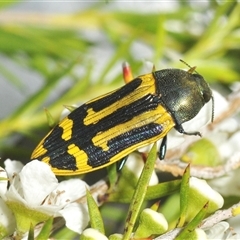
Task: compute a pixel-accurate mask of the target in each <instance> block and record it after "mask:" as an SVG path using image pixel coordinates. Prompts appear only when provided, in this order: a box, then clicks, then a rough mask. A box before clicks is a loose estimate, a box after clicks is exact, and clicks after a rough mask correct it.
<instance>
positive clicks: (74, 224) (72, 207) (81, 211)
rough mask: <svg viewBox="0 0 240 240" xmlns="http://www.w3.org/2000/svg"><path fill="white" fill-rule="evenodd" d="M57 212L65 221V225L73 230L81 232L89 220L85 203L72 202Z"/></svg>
mask: <svg viewBox="0 0 240 240" xmlns="http://www.w3.org/2000/svg"><path fill="white" fill-rule="evenodd" d="M59 213H60V214H61V215H62V216H63V218H64V219H65V221H66V226H67V227H68V228H69V229H71V230H72V231H74V232H77V233H82V231H83V230H84V229H85V228H86V227H87V225H88V222H89V215H88V211H87V205H86V204H85V205H84V204H78V203H72V204H69V205H67V206H66V207H65V208H64V209H63V210H60V211H59Z"/></svg>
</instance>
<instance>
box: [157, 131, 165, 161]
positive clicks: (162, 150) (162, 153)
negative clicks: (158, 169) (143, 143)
mask: <svg viewBox="0 0 240 240" xmlns="http://www.w3.org/2000/svg"><path fill="white" fill-rule="evenodd" d="M166 152H167V135H165V136H164V137H163V139H162V142H161V145H160V148H159V153H158V157H159V159H160V160H163V159H164V158H165V155H166Z"/></svg>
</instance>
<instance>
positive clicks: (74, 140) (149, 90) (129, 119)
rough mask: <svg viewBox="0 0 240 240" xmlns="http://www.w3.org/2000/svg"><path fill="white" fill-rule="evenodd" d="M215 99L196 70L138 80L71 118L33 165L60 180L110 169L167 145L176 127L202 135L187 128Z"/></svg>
mask: <svg viewBox="0 0 240 240" xmlns="http://www.w3.org/2000/svg"><path fill="white" fill-rule="evenodd" d="M210 99H213V97H212V91H211V89H210V87H209V85H208V84H207V83H206V81H205V80H204V78H203V77H202V76H201V75H199V74H198V73H196V72H195V67H191V68H190V69H189V70H188V71H184V70H180V69H163V70H159V71H154V72H152V73H149V74H145V75H142V76H139V77H137V78H135V79H133V80H132V81H130V82H129V83H127V84H126V85H124V86H123V87H121V88H119V89H117V90H115V91H112V92H110V93H107V94H105V95H103V96H100V97H97V98H95V99H93V100H91V101H89V102H87V103H85V104H83V105H82V106H80V107H79V108H77V109H75V110H74V111H73V112H71V113H70V114H69V115H68V116H67V117H66V118H64V119H63V120H62V121H61V122H60V123H59V124H58V125H57V126H56V127H54V128H53V129H52V130H51V131H50V132H49V133H48V135H47V136H46V137H44V139H43V140H42V141H41V142H40V143H39V145H38V146H37V147H36V149H35V150H34V152H33V153H32V156H31V159H38V160H41V161H44V162H46V163H48V164H49V165H50V166H51V168H52V170H53V172H54V173H55V174H56V175H74V174H82V173H87V172H91V171H94V170H97V169H100V168H103V167H106V166H108V165H110V164H112V163H114V162H116V161H118V160H121V159H123V158H124V157H125V156H127V155H128V154H130V153H131V152H133V151H134V150H136V149H137V148H140V147H143V146H145V145H149V144H151V143H153V142H156V141H158V140H159V139H161V138H164V139H166V135H167V133H168V132H169V131H170V130H171V129H172V128H173V127H174V128H175V129H176V130H177V131H178V132H180V133H183V134H187V135H200V133H199V132H198V131H196V132H185V131H184V129H183V127H182V123H184V122H186V121H189V120H191V119H192V118H194V117H195V116H196V115H197V113H198V112H199V111H200V110H201V108H202V107H203V106H204V105H205V103H207V102H208V101H209V100H210ZM164 144H165V143H164ZM164 147H165V146H163V148H164ZM162 157H164V154H163V156H162Z"/></svg>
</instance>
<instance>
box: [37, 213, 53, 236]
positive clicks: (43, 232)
mask: <svg viewBox="0 0 240 240" xmlns="http://www.w3.org/2000/svg"><path fill="white" fill-rule="evenodd" d="M52 227H53V218H52V217H51V218H49V219H48V220H47V221H46V222H45V224H44V225H43V228H42V230H41V232H40V233H39V234H38V236H37V238H36V240H42V239H49V236H50V234H51V231H52Z"/></svg>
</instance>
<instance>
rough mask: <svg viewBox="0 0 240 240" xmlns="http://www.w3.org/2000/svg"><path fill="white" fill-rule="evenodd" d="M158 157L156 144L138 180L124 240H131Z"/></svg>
mask: <svg viewBox="0 0 240 240" xmlns="http://www.w3.org/2000/svg"><path fill="white" fill-rule="evenodd" d="M156 157H157V146H156V143H155V144H154V145H153V147H152V149H151V151H150V152H149V155H148V158H147V161H146V164H145V166H144V168H143V171H142V174H141V176H140V178H139V180H138V184H137V187H136V190H135V192H134V195H133V199H132V202H131V204H130V207H129V210H128V215H127V221H126V223H125V228H124V236H123V240H128V239H130V236H131V233H132V231H133V227H134V225H135V222H136V219H137V217H138V214H139V211H140V209H141V206H142V203H143V201H144V198H145V195H146V193H147V187H148V184H149V181H150V178H151V176H152V172H153V170H154V165H155V161H156Z"/></svg>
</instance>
